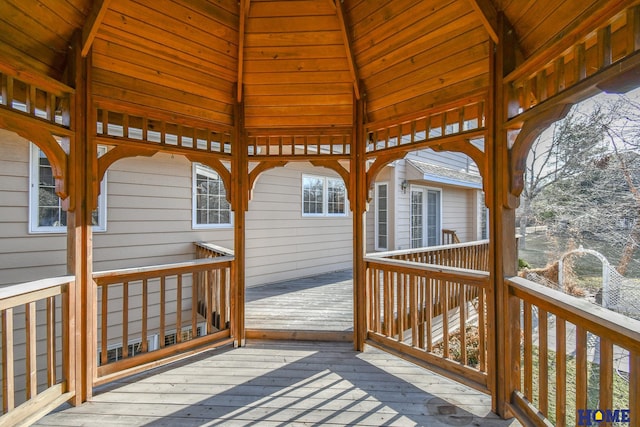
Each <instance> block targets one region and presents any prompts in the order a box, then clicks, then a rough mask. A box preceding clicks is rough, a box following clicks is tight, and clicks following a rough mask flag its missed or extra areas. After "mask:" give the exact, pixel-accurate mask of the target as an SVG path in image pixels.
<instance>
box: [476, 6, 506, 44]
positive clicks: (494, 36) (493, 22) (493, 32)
mask: <svg viewBox="0 0 640 427" xmlns="http://www.w3.org/2000/svg"><path fill="white" fill-rule="evenodd" d="M469 2H470V3H471V7H473V10H475V11H476V13H477V14H478V15H479V16H480V20H481V21H482V25H483V26H484V28H485V29H486V30H487V32H488V33H489V37H491V40H493V42H494V43H496V44H497V43H499V42H500V38H499V37H498V11H497V10H496V7H495V5H494V4H493V2H492V1H491V0H469Z"/></svg>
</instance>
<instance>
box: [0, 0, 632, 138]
mask: <svg viewBox="0 0 640 427" xmlns="http://www.w3.org/2000/svg"><path fill="white" fill-rule="evenodd" d="M615 3H632V2H629V1H627V2H623V1H617V2H612V1H604V0H548V1H547V0H544V1H541V0H428V1H425V0H344V1H343V2H338V3H337V4H336V3H335V2H334V0H250V1H249V0H240V1H235V0H97V1H91V0H3V1H2V2H0V55H2V56H3V57H5V58H6V60H8V61H12V62H15V63H18V64H21V66H24V67H29V68H31V69H33V70H36V71H38V72H40V73H42V74H45V75H47V76H49V77H52V78H54V79H57V80H63V79H64V75H65V67H66V64H67V60H68V56H69V51H70V50H69V46H70V45H71V40H72V37H73V34H74V33H75V32H81V33H83V43H84V46H85V49H86V50H87V51H88V49H89V47H91V51H90V52H89V57H90V59H91V61H92V83H93V92H94V101H95V102H96V105H98V106H101V105H104V106H113V105H126V108H127V111H134V112H135V111H138V110H139V111H148V110H153V111H156V112H157V113H158V114H164V115H165V116H175V117H181V118H183V120H198V121H203V122H207V123H217V124H220V125H232V124H233V122H234V118H233V112H234V105H235V103H236V101H237V100H238V99H240V100H242V102H243V103H244V106H245V125H246V127H247V128H249V129H282V128H311V127H313V128H343V127H345V128H346V127H350V126H351V125H352V123H353V109H354V107H353V100H354V97H364V99H365V101H366V116H367V120H369V121H376V122H377V121H384V120H389V119H392V118H395V117H404V116H407V115H411V114H413V113H416V112H420V111H425V110H428V109H429V108H432V107H433V106H437V105H441V104H446V103H450V102H452V101H455V100H458V99H461V98H465V97H466V98H469V97H473V96H477V95H478V94H484V93H486V92H487V90H488V86H489V50H490V46H491V39H492V38H493V39H495V38H496V35H495V27H494V25H495V18H496V14H497V12H499V11H503V12H504V14H505V16H506V19H507V20H508V21H509V22H510V23H511V24H512V25H513V27H514V31H515V36H516V39H517V42H518V44H519V48H520V51H521V53H522V55H523V57H522V60H525V59H527V58H529V57H532V56H534V55H536V54H537V53H539V52H540V51H541V50H544V49H546V48H547V47H548V46H549V45H550V44H552V43H553V42H554V41H555V40H557V38H558V37H559V35H561V34H565V33H566V32H567V31H569V30H571V29H572V28H575V27H576V26H577V25H579V23H580V22H581V21H582V20H585V19H587V18H588V17H589V16H591V15H593V14H594V13H596V12H597V11H602V10H604V9H606V8H608V7H612V5H614V4H615ZM238 82H241V84H240V85H239V84H238ZM105 108H106V107H105Z"/></svg>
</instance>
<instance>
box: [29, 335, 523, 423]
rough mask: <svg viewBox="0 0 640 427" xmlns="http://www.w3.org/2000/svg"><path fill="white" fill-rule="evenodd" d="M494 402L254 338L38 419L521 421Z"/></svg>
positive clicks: (361, 357) (437, 382)
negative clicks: (502, 414) (504, 415)
mask: <svg viewBox="0 0 640 427" xmlns="http://www.w3.org/2000/svg"><path fill="white" fill-rule="evenodd" d="M490 403H491V402H490V397H489V396H487V395H485V394H483V393H480V392H478V391H475V390H473V389H470V388H467V387H465V386H463V385H460V384H457V383H455V382H453V381H451V380H448V379H446V378H443V377H441V376H438V375H436V374H434V373H432V372H430V371H428V370H425V369H423V368H421V367H419V366H415V365H413V364H411V363H409V362H406V361H404V360H401V359H399V358H396V357H394V356H392V355H389V354H386V353H384V352H382V351H380V350H377V349H375V348H371V347H367V349H366V351H364V352H362V353H358V352H355V351H353V346H352V345H351V344H348V343H316V342H291V341H256V340H251V341H249V343H248V345H247V346H246V347H242V348H238V349H232V348H223V349H218V350H215V351H210V352H206V353H204V354H201V355H199V356H195V357H192V358H190V359H187V360H184V361H182V362H178V363H176V364H172V365H169V366H166V367H163V368H158V369H155V370H153V371H150V372H147V373H144V374H140V375H136V376H133V377H128V378H125V379H122V380H119V381H116V382H114V383H111V384H109V385H106V386H103V387H102V388H100V389H98V391H97V394H96V395H95V396H94V397H93V399H92V401H91V402H88V403H85V404H83V405H81V406H79V407H75V408H66V409H63V410H61V411H58V412H56V413H53V414H50V415H48V416H47V417H45V418H43V419H42V420H40V421H39V422H38V423H37V424H36V425H40V426H85V425H86V426H89V425H91V426H95V425H96V424H99V425H102V426H113V425H128V426H176V425H180V426H203V425H207V426H215V425H225V426H226V425H251V424H259V425H261V426H263V425H265V426H270V425H279V426H282V425H349V424H351V425H354V424H357V425H362V426H380V425H394V426H402V425H428V426H436V427H437V426H448V425H458V426H462V425H474V426H496V427H498V426H515V425H519V424H518V423H517V422H515V421H513V420H511V421H503V420H500V419H499V418H498V417H497V416H496V415H495V414H493V413H491V412H490Z"/></svg>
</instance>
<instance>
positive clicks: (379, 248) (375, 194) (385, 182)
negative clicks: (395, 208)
mask: <svg viewBox="0 0 640 427" xmlns="http://www.w3.org/2000/svg"><path fill="white" fill-rule="evenodd" d="M382 185H385V186H386V187H387V246H385V247H382V246H379V245H378V242H379V239H378V236H379V231H378V213H379V206H378V187H380V186H382ZM374 197H375V198H374V200H375V201H376V203H375V215H374V217H375V218H374V223H375V232H374V233H375V234H374V236H373V238H374V249H375V250H376V251H386V250H388V248H389V182H387V181H382V182H376V186H375V193H374Z"/></svg>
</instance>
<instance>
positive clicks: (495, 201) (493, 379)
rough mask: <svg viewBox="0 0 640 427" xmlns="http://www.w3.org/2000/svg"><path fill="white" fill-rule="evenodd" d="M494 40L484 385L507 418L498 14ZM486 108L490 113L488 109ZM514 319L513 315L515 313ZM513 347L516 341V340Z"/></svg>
mask: <svg viewBox="0 0 640 427" xmlns="http://www.w3.org/2000/svg"><path fill="white" fill-rule="evenodd" d="M498 23H499V29H500V41H501V43H500V44H498V45H494V46H493V47H494V49H492V54H491V64H490V65H491V85H490V87H491V88H492V89H491V91H490V98H491V101H490V105H493V108H490V109H489V112H490V114H489V116H490V117H488V120H487V123H488V126H487V127H488V128H489V129H490V130H489V138H488V141H487V144H486V146H487V158H488V161H489V165H488V166H489V167H488V171H489V174H488V178H489V179H490V180H491V183H490V185H489V186H487V188H488V190H489V194H487V202H488V206H489V208H490V209H489V220H490V245H489V253H490V260H491V262H490V272H491V280H492V285H493V286H492V289H491V291H492V294H493V295H492V296H493V301H492V302H493V304H492V305H493V309H492V310H490V312H489V319H488V321H489V325H488V330H489V343H490V349H489V354H488V355H489V357H488V362H489V363H488V366H487V368H488V373H489V377H490V379H489V386H490V388H491V393H492V409H493V410H494V411H495V412H497V413H498V414H499V415H501V416H502V417H505V418H507V417H509V416H511V414H510V413H509V412H508V406H507V404H508V402H509V400H510V398H511V392H512V391H513V390H512V379H513V378H515V376H518V377H519V375H520V372H519V363H518V362H519V360H512V357H511V356H512V355H511V354H510V350H511V345H512V344H513V343H511V340H510V336H509V334H510V332H511V331H510V325H509V321H510V320H513V319H511V317H512V316H510V315H509V314H510V311H512V310H511V309H512V307H509V295H508V293H507V292H506V285H505V280H504V278H505V277H507V276H512V275H515V274H516V268H517V267H516V266H517V263H516V261H517V260H516V254H517V248H516V239H515V226H516V223H515V206H510V203H509V202H508V201H509V197H510V196H509V195H510V193H509V182H510V179H509V147H508V139H507V129H504V128H503V123H504V122H505V121H506V119H507V116H508V113H507V104H508V99H507V96H508V91H507V90H506V89H505V87H504V82H503V77H504V76H505V75H506V74H507V73H508V72H509V71H510V68H512V67H513V66H514V65H515V64H513V63H510V61H509V60H510V58H513V57H514V55H512V54H510V52H511V53H513V51H514V50H515V45H514V44H512V43H510V37H509V36H508V32H507V31H506V25H507V24H506V22H505V18H504V16H503V15H502V14H499V18H498ZM491 112H492V114H491ZM518 320H519V317H518ZM518 348H519V344H518Z"/></svg>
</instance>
